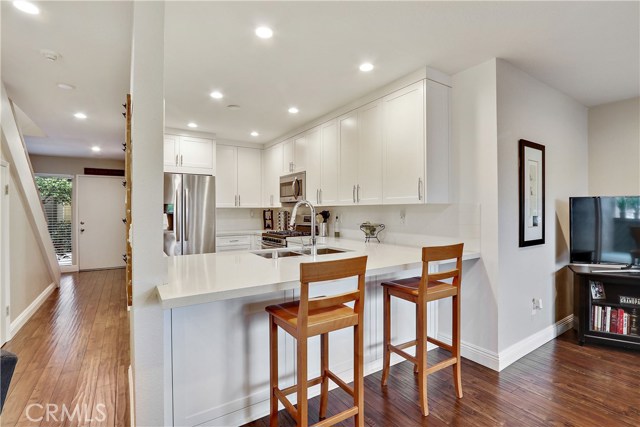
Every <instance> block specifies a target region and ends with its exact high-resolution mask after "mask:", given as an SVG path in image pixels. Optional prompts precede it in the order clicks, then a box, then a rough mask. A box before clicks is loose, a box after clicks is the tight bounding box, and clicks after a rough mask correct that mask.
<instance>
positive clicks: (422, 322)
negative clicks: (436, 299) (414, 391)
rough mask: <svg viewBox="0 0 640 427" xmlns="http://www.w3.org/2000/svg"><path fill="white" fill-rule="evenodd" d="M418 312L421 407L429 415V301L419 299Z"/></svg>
mask: <svg viewBox="0 0 640 427" xmlns="http://www.w3.org/2000/svg"><path fill="white" fill-rule="evenodd" d="M416 305H417V306H418V313H417V319H416V322H417V324H418V336H417V337H416V338H417V340H418V342H417V344H416V359H418V388H419V390H420V409H421V410H422V415H423V416H425V417H426V416H427V415H429V403H428V401H427V349H426V345H427V324H426V308H427V303H426V302H424V301H418V302H417V304H416Z"/></svg>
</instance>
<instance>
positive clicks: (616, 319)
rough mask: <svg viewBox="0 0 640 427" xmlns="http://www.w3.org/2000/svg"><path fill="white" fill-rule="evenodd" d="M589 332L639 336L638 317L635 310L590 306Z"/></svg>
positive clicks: (639, 324)
mask: <svg viewBox="0 0 640 427" xmlns="http://www.w3.org/2000/svg"><path fill="white" fill-rule="evenodd" d="M591 330H592V331H596V332H608V333H612V334H620V335H634V336H640V315H639V313H638V310H637V309H635V308H634V309H631V310H630V309H628V308H627V309H624V308H616V307H612V306H608V305H607V306H603V305H595V304H594V305H592V306H591Z"/></svg>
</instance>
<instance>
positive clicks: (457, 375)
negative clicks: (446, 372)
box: [451, 295, 462, 398]
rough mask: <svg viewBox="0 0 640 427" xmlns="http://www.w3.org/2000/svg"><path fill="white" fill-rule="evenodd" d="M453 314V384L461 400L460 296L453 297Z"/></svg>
mask: <svg viewBox="0 0 640 427" xmlns="http://www.w3.org/2000/svg"><path fill="white" fill-rule="evenodd" d="M451 309H452V312H453V319H452V323H453V325H452V326H453V330H452V335H453V336H452V337H451V341H452V342H451V345H452V347H453V355H452V356H453V357H455V358H456V363H455V365H453V383H454V385H455V389H456V395H457V396H458V398H462V369H461V368H462V367H461V364H460V295H454V296H453V301H452V306H451Z"/></svg>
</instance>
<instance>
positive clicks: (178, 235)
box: [173, 190, 182, 242]
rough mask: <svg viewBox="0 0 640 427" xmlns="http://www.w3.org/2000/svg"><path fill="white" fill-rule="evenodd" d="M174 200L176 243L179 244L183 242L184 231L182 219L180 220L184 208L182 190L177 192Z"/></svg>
mask: <svg viewBox="0 0 640 427" xmlns="http://www.w3.org/2000/svg"><path fill="white" fill-rule="evenodd" d="M173 200H174V204H173V210H174V215H173V230H174V231H175V233H176V241H177V242H181V241H182V230H181V229H180V228H181V225H182V218H180V217H181V216H182V207H181V206H180V190H176V195H175V198H174V199H173Z"/></svg>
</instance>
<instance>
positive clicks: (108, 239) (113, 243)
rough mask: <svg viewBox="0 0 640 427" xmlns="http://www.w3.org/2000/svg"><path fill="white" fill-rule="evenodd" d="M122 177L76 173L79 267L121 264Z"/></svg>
mask: <svg viewBox="0 0 640 427" xmlns="http://www.w3.org/2000/svg"><path fill="white" fill-rule="evenodd" d="M123 179H124V178H122V177H105V176H89V175H79V176H78V179H77V181H76V182H77V191H78V223H77V226H78V260H79V269H80V270H95V269H100V268H114V267H124V266H125V262H124V259H123V256H124V254H125V253H126V247H125V238H126V237H125V236H126V235H125V229H126V227H125V224H124V223H123V221H122V220H123V218H125V217H126V215H125V205H124V203H125V188H124V186H123V185H122V180H123Z"/></svg>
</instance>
